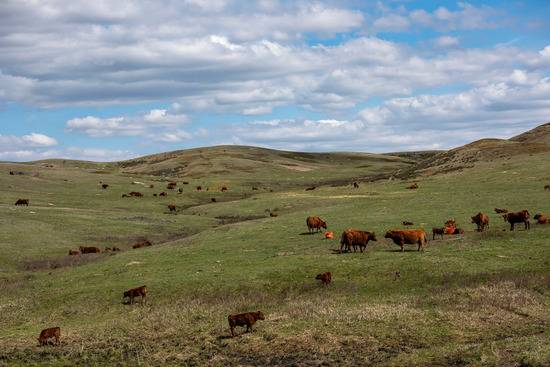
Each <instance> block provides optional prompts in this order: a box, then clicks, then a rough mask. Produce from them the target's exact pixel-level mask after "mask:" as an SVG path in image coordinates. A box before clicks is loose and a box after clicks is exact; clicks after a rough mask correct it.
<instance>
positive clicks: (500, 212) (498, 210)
mask: <svg viewBox="0 0 550 367" xmlns="http://www.w3.org/2000/svg"><path fill="white" fill-rule="evenodd" d="M495 213H497V214H503V213H508V209H500V208H495Z"/></svg>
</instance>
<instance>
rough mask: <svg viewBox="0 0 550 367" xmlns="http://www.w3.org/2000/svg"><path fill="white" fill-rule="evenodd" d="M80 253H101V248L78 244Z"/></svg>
mask: <svg viewBox="0 0 550 367" xmlns="http://www.w3.org/2000/svg"><path fill="white" fill-rule="evenodd" d="M80 253H81V254H99V253H101V249H100V248H99V247H95V246H80Z"/></svg>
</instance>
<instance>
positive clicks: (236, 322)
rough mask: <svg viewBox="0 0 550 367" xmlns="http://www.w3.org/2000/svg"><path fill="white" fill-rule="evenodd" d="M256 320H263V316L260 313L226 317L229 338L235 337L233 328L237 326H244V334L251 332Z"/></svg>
mask: <svg viewBox="0 0 550 367" xmlns="http://www.w3.org/2000/svg"><path fill="white" fill-rule="evenodd" d="M258 320H265V316H264V314H263V313H262V311H256V312H245V313H239V314H236V315H229V316H227V321H228V322H229V328H230V329H231V336H235V327H237V326H241V327H244V326H246V332H249V331H253V330H252V326H253V325H254V324H255V323H256V321H258Z"/></svg>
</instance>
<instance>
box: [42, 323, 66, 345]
mask: <svg viewBox="0 0 550 367" xmlns="http://www.w3.org/2000/svg"><path fill="white" fill-rule="evenodd" d="M60 337H61V328H60V327H59V326H56V327H51V328H48V329H44V330H42V331H41V332H40V335H39V336H38V343H39V344H40V345H47V344H48V342H49V340H50V339H54V340H55V344H56V345H59V338H60Z"/></svg>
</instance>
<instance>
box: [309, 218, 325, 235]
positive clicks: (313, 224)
mask: <svg viewBox="0 0 550 367" xmlns="http://www.w3.org/2000/svg"><path fill="white" fill-rule="evenodd" d="M306 224H307V228H308V230H309V232H310V233H311V232H313V230H314V229H315V230H316V232H319V231H320V230H321V228H324V229H327V223H326V222H325V221H323V220H322V219H321V218H319V217H307V219H306Z"/></svg>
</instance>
